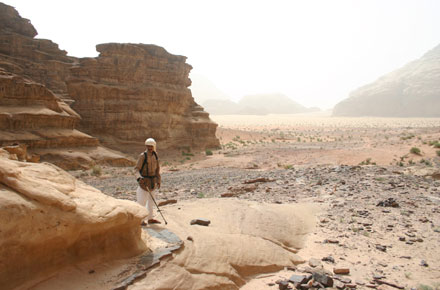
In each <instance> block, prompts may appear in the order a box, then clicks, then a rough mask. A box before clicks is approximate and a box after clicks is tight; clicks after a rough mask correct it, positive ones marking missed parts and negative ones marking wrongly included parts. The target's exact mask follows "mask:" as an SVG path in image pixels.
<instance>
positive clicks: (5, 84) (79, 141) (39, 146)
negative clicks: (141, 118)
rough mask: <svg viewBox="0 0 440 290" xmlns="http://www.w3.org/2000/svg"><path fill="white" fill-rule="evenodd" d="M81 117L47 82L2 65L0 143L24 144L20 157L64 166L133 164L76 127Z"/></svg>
mask: <svg viewBox="0 0 440 290" xmlns="http://www.w3.org/2000/svg"><path fill="white" fill-rule="evenodd" d="M79 120H80V117H79V115H78V114H77V113H75V112H74V111H73V110H72V109H71V108H70V107H69V106H68V105H67V104H66V103H65V102H64V101H62V100H61V99H59V98H57V97H56V96H55V95H54V94H53V93H52V92H51V91H50V90H48V89H47V88H46V87H45V86H43V85H41V84H39V83H35V82H33V81H31V80H29V79H24V78H22V77H20V76H17V75H15V74H12V73H7V72H5V71H4V70H3V69H0V146H5V145H12V144H23V145H24V146H25V148H26V149H27V150H25V151H26V153H24V155H25V156H24V157H23V158H21V159H23V160H31V159H32V160H34V161H37V160H39V159H41V160H42V161H50V162H52V163H54V164H56V165H58V166H60V167H62V168H65V169H76V168H87V167H88V166H90V165H91V164H95V163H102V164H110V165H119V166H121V165H122V166H127V165H132V164H133V161H132V160H130V159H129V158H127V157H125V156H123V155H121V154H119V153H117V152H114V151H112V150H109V149H106V148H103V147H101V146H99V141H98V139H96V138H94V137H92V136H90V135H88V134H85V133H83V132H81V131H78V130H76V129H75V128H76V126H77V124H78V122H79ZM28 153H29V154H28ZM32 155H34V156H39V157H40V158H36V159H35V157H34V158H33V157H32Z"/></svg>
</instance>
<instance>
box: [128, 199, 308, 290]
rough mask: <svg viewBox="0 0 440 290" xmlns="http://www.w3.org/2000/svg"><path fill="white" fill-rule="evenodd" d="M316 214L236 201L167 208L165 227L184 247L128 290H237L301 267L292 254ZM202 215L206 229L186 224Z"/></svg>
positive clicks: (299, 208) (290, 207)
mask: <svg viewBox="0 0 440 290" xmlns="http://www.w3.org/2000/svg"><path fill="white" fill-rule="evenodd" d="M315 211H316V210H314V209H313V208H312V206H311V205H304V204H302V205H299V204H295V205H294V204H264V203H263V204H261V203H256V202H249V201H244V200H238V199H228V200H225V199H198V200H197V201H191V202H183V203H179V204H178V205H177V204H176V205H172V206H167V207H166V208H163V213H164V215H165V216H166V218H167V220H168V221H169V223H168V228H169V229H170V230H171V231H173V232H174V233H176V234H177V235H178V236H179V237H180V238H181V239H182V240H183V241H185V244H184V248H183V250H181V251H178V252H177V253H175V254H174V258H173V259H171V260H169V261H168V262H167V263H162V264H161V265H160V266H159V267H158V268H156V269H154V270H152V271H151V272H150V273H148V274H147V277H146V278H145V279H143V280H141V281H138V282H136V283H135V284H134V285H132V286H130V287H129V288H128V289H239V287H241V286H243V285H244V284H245V283H246V281H247V280H249V279H250V278H251V277H252V276H254V275H257V274H260V273H266V272H275V271H278V270H280V269H282V268H283V267H285V266H293V265H295V264H299V263H302V262H303V260H302V259H301V258H300V257H299V256H298V255H296V254H295V253H296V251H297V249H298V248H301V247H302V246H303V245H304V242H305V239H306V236H307V234H308V233H310V231H311V230H312V229H313V226H314V224H315V217H314V215H313V213H314V212H315ZM200 217H203V218H206V219H208V220H210V221H211V224H210V225H209V227H200V226H191V225H190V221H191V220H192V219H194V218H200ZM187 237H191V239H189V240H188V239H187Z"/></svg>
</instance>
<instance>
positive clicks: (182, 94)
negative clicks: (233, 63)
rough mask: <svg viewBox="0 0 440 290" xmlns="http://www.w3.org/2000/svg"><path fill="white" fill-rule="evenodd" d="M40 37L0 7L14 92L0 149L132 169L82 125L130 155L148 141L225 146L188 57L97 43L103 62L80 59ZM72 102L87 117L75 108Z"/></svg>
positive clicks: (0, 122) (0, 123)
mask: <svg viewBox="0 0 440 290" xmlns="http://www.w3.org/2000/svg"><path fill="white" fill-rule="evenodd" d="M36 34H37V31H36V30H35V28H34V27H33V26H32V24H31V23H30V21H29V20H27V19H23V18H21V17H20V15H19V14H18V13H17V11H16V10H15V9H14V8H13V7H11V6H8V5H5V4H2V3H0V68H2V69H3V70H4V71H3V72H2V73H1V82H2V86H3V87H5V88H6V87H8V88H6V89H5V91H4V92H0V93H1V94H2V97H3V99H2V100H0V101H1V104H0V105H1V106H2V108H1V114H2V116H1V117H0V144H3V145H5V144H10V143H18V142H20V143H23V142H24V143H25V144H27V145H28V146H29V147H30V149H31V151H32V150H33V149H36V148H38V150H39V153H40V154H44V156H46V157H47V158H42V159H43V160H48V161H51V162H55V163H56V164H58V165H60V166H62V167H63V168H66V169H71V168H72V169H73V168H77V167H87V166H89V165H90V164H93V163H110V164H112V165H124V166H125V165H132V164H133V160H130V159H127V157H125V156H124V155H122V154H119V153H118V152H114V151H111V150H107V149H105V148H103V147H99V146H98V144H99V142H98V140H97V139H96V138H94V137H91V136H89V135H88V134H85V133H82V132H81V131H79V130H77V128H78V125H79V124H81V128H82V129H83V130H82V131H86V132H87V133H93V134H96V136H97V137H99V138H100V139H101V141H103V142H104V143H105V144H108V145H110V146H112V147H113V148H115V149H118V150H122V151H126V152H133V151H135V152H136V151H139V150H140V149H141V148H143V141H144V140H145V138H146V137H154V138H156V139H157V140H158V142H159V144H160V145H159V146H160V148H161V149H164V148H171V149H175V148H178V147H185V148H190V147H191V148H206V147H217V146H218V145H219V142H218V140H217V139H216V137H215V130H216V126H217V125H216V124H215V123H213V122H212V121H211V120H210V119H209V116H208V113H206V112H204V111H203V108H201V107H200V106H198V105H197V104H196V103H195V102H194V99H193V98H192V96H191V91H190V90H189V89H188V86H189V85H190V83H191V81H190V79H189V78H188V73H189V71H190V69H191V66H190V65H188V64H186V63H185V60H186V58H185V57H183V56H174V55H171V54H169V53H167V52H166V51H165V49H163V48H161V47H157V46H153V45H130V44H125V45H123V44H105V45H98V50H99V51H100V52H101V55H100V57H98V58H95V59H93V58H84V59H78V58H74V57H69V56H67V53H66V51H63V50H60V49H59V48H58V45H57V44H55V43H53V42H51V41H50V40H45V39H36V38H34V37H35V35H36ZM20 77H23V78H22V79H21V80H20ZM12 80H13V81H12ZM32 81H33V82H34V83H33V84H31V83H32ZM39 84H41V85H39ZM14 86H17V88H14ZM48 89H49V90H48ZM5 96H6V97H5ZM72 97H73V98H74V99H75V100H76V104H74V108H75V109H77V110H78V112H79V113H80V114H78V113H77V112H75V111H74V110H72V109H71V108H70V107H69V105H71V104H72V103H73V102H74V100H73V99H72ZM49 99H50V101H49ZM43 100H44V101H43ZM80 115H81V117H80ZM81 119H82V121H81V123H80V120H81ZM12 131H14V132H12ZM131 145H133V146H131ZM132 147H133V148H132ZM54 148H56V150H55V149H54ZM60 148H65V150H61V149H60ZM67 148H68V149H67ZM134 149H136V150H134Z"/></svg>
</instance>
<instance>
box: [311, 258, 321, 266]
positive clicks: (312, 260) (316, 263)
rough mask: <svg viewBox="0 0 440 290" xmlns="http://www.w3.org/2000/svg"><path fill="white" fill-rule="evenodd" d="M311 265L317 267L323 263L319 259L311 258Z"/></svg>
mask: <svg viewBox="0 0 440 290" xmlns="http://www.w3.org/2000/svg"><path fill="white" fill-rule="evenodd" d="M309 265H310V267H313V268H316V267H319V266H322V263H321V261H320V260H318V259H315V258H310V260H309Z"/></svg>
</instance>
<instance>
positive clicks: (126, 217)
mask: <svg viewBox="0 0 440 290" xmlns="http://www.w3.org/2000/svg"><path fill="white" fill-rule="evenodd" d="M10 156H11V155H10V154H9V153H8V152H7V151H5V150H3V149H0V220H1V223H0V285H2V289H11V288H14V287H16V286H19V285H22V284H23V283H25V282H28V281H30V280H33V281H34V280H35V281H36V283H37V282H38V280H44V279H45V278H47V277H48V276H49V275H53V273H54V272H56V271H57V270H58V269H60V268H61V267H63V266H66V265H70V264H74V263H78V262H82V261H86V260H90V259H103V260H109V259H115V258H124V257H129V256H133V255H136V254H138V253H140V252H142V251H144V250H146V244H145V243H144V242H143V241H142V239H141V227H140V223H141V220H142V219H143V218H144V217H146V215H147V212H146V209H145V208H144V207H142V206H139V205H138V204H136V203H134V202H131V201H126V200H116V199H114V198H111V197H109V196H106V195H104V194H103V193H101V192H100V191H99V190H97V189H95V188H93V187H91V186H88V185H86V184H84V183H83V182H81V181H79V180H77V179H75V178H74V177H73V176H71V175H69V174H68V173H66V172H64V171H63V170H62V169H60V168H58V167H56V166H54V165H51V164H49V163H27V162H20V161H16V160H11V159H10V158H9V157H10Z"/></svg>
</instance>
